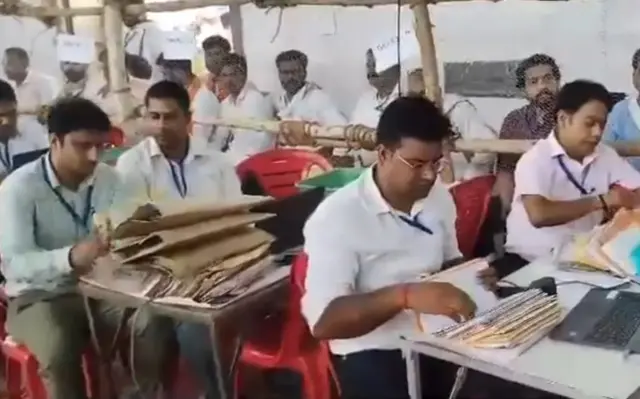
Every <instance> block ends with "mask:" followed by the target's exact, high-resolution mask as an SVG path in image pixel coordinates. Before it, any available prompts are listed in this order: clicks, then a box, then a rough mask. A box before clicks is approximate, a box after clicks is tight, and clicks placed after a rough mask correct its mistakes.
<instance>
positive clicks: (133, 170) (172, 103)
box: [116, 81, 242, 399]
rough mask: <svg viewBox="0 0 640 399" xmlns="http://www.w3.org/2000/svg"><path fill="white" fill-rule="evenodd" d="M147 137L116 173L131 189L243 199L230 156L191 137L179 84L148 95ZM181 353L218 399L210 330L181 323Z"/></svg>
mask: <svg viewBox="0 0 640 399" xmlns="http://www.w3.org/2000/svg"><path fill="white" fill-rule="evenodd" d="M145 106H146V115H145V117H144V125H145V126H144V128H145V133H147V134H148V137H147V138H146V139H144V140H143V141H142V142H140V143H138V144H137V145H136V146H135V147H133V148H131V149H129V150H128V151H127V152H125V153H124V154H122V156H121V157H120V158H119V159H118V163H117V166H116V169H117V170H118V172H119V173H120V176H122V178H123V179H124V181H125V182H126V183H127V185H129V186H131V187H137V188H139V190H141V191H144V192H145V193H146V194H147V195H148V196H149V198H150V199H152V200H160V199H167V198H171V199H180V198H209V199H211V200H216V201H218V200H221V201H225V200H226V201H229V200H233V199H236V198H240V197H241V196H242V192H241V190H240V181H239V179H238V176H237V174H236V172H235V169H234V168H233V165H231V163H230V162H228V161H227V160H226V155H225V154H223V153H221V152H219V151H217V150H214V149H212V148H210V147H208V146H206V145H205V143H202V142H201V141H200V140H199V139H198V138H196V137H189V134H188V127H189V122H190V118H191V115H190V112H189V95H188V93H187V91H186V90H185V89H184V87H183V86H182V85H180V84H177V83H175V82H169V81H160V82H157V83H155V84H154V85H153V86H151V87H150V88H149V91H147V95H146V99H145ZM176 332H177V338H178V342H179V344H180V352H181V353H182V355H183V356H184V357H185V358H186V359H187V360H188V361H189V363H190V364H191V367H192V369H193V371H194V372H195V374H196V375H197V377H198V378H199V379H200V382H201V384H202V386H203V387H205V390H206V396H205V397H206V398H207V399H215V398H217V397H218V394H217V389H218V388H217V383H216V379H215V376H216V369H215V365H214V363H213V354H212V351H213V348H212V346H211V343H210V338H209V336H210V334H209V329H208V326H206V325H201V324H195V323H181V324H179V325H178V327H177V330H176Z"/></svg>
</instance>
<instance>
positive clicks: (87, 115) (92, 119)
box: [47, 97, 111, 137]
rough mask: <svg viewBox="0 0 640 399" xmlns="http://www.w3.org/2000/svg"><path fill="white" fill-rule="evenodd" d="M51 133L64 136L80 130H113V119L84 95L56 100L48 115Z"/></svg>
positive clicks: (48, 125) (101, 131) (104, 131)
mask: <svg viewBox="0 0 640 399" xmlns="http://www.w3.org/2000/svg"><path fill="white" fill-rule="evenodd" d="M47 128H48V129H49V133H50V134H55V135H56V136H59V137H62V136H65V135H67V134H69V133H71V132H75V131H78V130H88V131H95V132H100V133H106V132H108V131H109V130H111V121H110V120H109V117H108V116H107V114H106V113H105V112H104V111H103V110H102V108H100V107H99V106H98V105H97V104H96V103H94V102H92V101H90V100H87V99H86V98H82V97H74V98H65V99H61V100H58V101H56V102H55V103H54V104H53V105H52V106H51V109H50V110H49V115H48V116H47Z"/></svg>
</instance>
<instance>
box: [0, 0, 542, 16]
mask: <svg viewBox="0 0 640 399" xmlns="http://www.w3.org/2000/svg"><path fill="white" fill-rule="evenodd" d="M416 1H418V0H399V2H400V4H401V5H411V4H414V3H415V2H416ZM458 1H469V0H430V2H431V3H436V2H438V3H440V2H458ZM487 1H491V2H495V1H497V0H487ZM531 1H534V0H531ZM535 1H540V0H535ZM252 3H253V2H252V1H251V0H171V1H167V2H163V3H149V4H130V5H128V6H126V7H125V12H126V13H127V14H143V13H145V12H169V11H181V10H187V9H192V8H202V7H208V6H231V5H243V4H252ZM258 3H259V4H260V5H261V6H265V7H271V6H273V7H282V6H345V7H375V6H382V5H388V4H395V5H397V4H398V1H394V0H288V1H286V2H285V3H283V1H282V0H263V1H260V2H258ZM1 5H2V3H0V6H1ZM102 11H103V8H102V7H74V8H70V9H63V8H60V7H51V6H39V7H36V6H29V5H26V4H24V3H22V4H21V5H20V7H18V8H17V10H15V11H13V10H12V11H11V14H12V15H18V16H24V17H33V18H44V17H68V16H91V15H100V14H102Z"/></svg>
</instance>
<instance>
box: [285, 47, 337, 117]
mask: <svg viewBox="0 0 640 399" xmlns="http://www.w3.org/2000/svg"><path fill="white" fill-rule="evenodd" d="M308 64H309V59H308V58H307V55H306V54H305V53H303V52H301V51H298V50H288V51H283V52H282V53H280V54H278V56H277V57H276V67H277V68H278V77H279V79H280V84H281V85H282V89H283V92H282V93H280V94H279V95H278V96H277V97H275V98H274V103H275V107H276V110H277V112H278V117H279V118H280V119H282V120H303V121H307V122H316V123H318V124H320V125H322V126H336V125H338V126H344V125H346V124H347V118H345V116H344V115H342V113H341V112H340V111H339V110H338V107H337V106H336V104H335V103H334V102H333V100H332V99H331V97H330V96H329V95H328V94H327V93H326V92H325V91H324V90H322V88H320V86H318V85H317V84H315V83H313V82H309V81H307V65H308Z"/></svg>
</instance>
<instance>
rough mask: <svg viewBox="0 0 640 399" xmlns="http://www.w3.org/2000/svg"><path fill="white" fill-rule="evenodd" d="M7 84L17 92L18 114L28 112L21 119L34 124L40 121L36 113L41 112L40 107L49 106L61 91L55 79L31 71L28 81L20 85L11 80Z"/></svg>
mask: <svg viewBox="0 0 640 399" xmlns="http://www.w3.org/2000/svg"><path fill="white" fill-rule="evenodd" d="M7 82H9V84H10V85H11V87H13V90H14V91H15V92H16V98H17V100H18V112H19V113H22V112H27V114H21V115H20V119H21V120H28V121H33V122H37V120H38V119H37V115H36V112H38V111H39V110H40V107H42V106H44V105H49V104H50V103H51V102H52V101H53V100H54V98H55V96H56V94H57V92H58V90H59V88H58V85H57V84H56V81H55V79H54V78H53V77H51V76H47V75H45V74H42V73H40V72H36V71H34V70H30V71H29V73H28V74H27V77H26V79H25V80H24V81H23V82H22V83H20V84H17V83H16V82H15V81H14V80H9V79H7Z"/></svg>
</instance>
